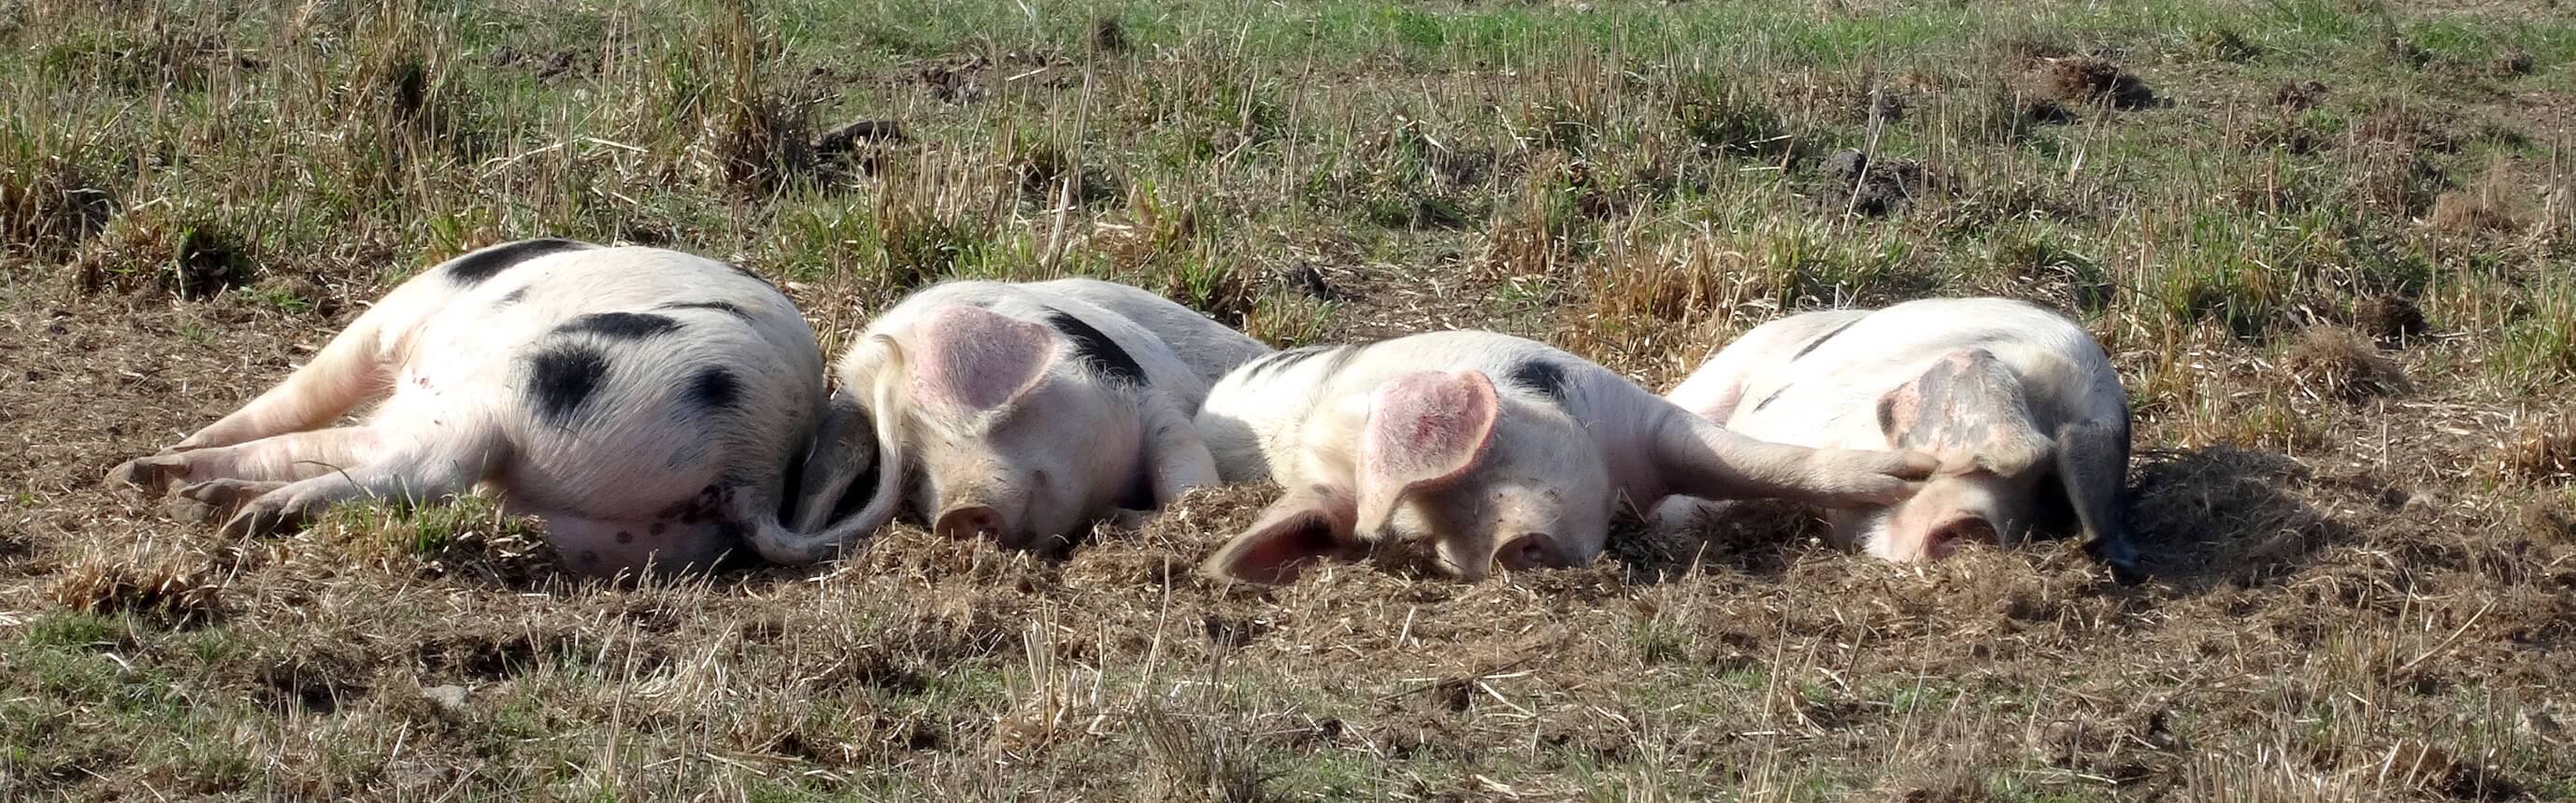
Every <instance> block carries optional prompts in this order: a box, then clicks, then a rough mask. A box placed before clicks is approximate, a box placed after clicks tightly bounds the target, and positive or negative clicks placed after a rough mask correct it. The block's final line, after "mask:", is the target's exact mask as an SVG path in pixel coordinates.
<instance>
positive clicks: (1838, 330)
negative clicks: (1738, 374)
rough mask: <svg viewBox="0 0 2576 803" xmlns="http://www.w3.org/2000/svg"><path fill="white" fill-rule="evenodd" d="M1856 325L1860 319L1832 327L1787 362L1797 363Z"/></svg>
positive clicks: (1801, 347)
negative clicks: (1808, 353) (1799, 359)
mask: <svg viewBox="0 0 2576 803" xmlns="http://www.w3.org/2000/svg"><path fill="white" fill-rule="evenodd" d="M1857 323H1860V319H1859V318H1853V319H1851V320H1850V321H1849V322H1846V323H1844V324H1843V325H1841V326H1837V327H1834V330H1833V331H1830V332H1826V333H1825V334H1824V336H1823V337H1819V338H1816V339H1814V340H1809V341H1807V345H1804V346H1799V347H1798V353H1796V354H1791V355H1789V361H1790V362H1797V361H1798V358H1800V357H1804V356H1807V352H1810V351H1815V350H1816V347H1817V346H1821V345H1824V344H1825V341H1827V340H1832V339H1834V336H1835V335H1839V334H1842V333H1843V330H1845V329H1849V328H1852V325H1853V324H1857ZM1773 395H1775V396H1776V395H1778V394H1773ZM1764 401H1765V402H1768V401H1769V400H1768V399H1765V400H1764ZM1755 409H1760V408H1755Z"/></svg>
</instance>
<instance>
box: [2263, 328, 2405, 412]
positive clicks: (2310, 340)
mask: <svg viewBox="0 0 2576 803" xmlns="http://www.w3.org/2000/svg"><path fill="white" fill-rule="evenodd" d="M2281 369H2282V370H2284V371H2286V372H2288V373H2289V375H2290V377H2291V378H2292V379H2294V380H2296V381H2297V382H2299V383H2300V384H2301V385H2303V386H2306V387H2308V388H2310V389H2312V390H2313V391H2314V392H2316V393H2318V394H2319V395H2321V396H2324V397H2326V398H2332V399H2339V400H2342V401H2348V402H2349V401H2360V400H2363V399H2368V398H2373V397H2379V396H2389V395H2395V394H2400V393H2405V392H2407V391H2409V390H2411V389H2412V388H2413V383H2410V382H2408V381H2407V379H2406V371H2405V369H2403V368H2401V367H2399V366H2398V364H2397V363H2396V361H2394V360H2391V359H2389V358H2388V356H2387V355H2384V354H2381V353H2379V347H2378V346H2377V345H2374V344H2373V343H2372V342H2371V339H2370V338H2368V337H2365V336H2363V335H2362V334H2361V333H2360V332H2356V331H2353V330H2351V329H2346V328H2343V327H2340V326H2311V327H2308V328H2307V330H2305V331H2303V332H2300V333H2299V340H2298V342H2297V343H2296V344H2295V345H2292V346H2291V347H2290V350H2289V352H2288V353H2287V354H2284V355H2282V357H2281Z"/></svg>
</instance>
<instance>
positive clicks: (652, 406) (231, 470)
mask: <svg viewBox="0 0 2576 803" xmlns="http://www.w3.org/2000/svg"><path fill="white" fill-rule="evenodd" d="M822 367H823V359H822V353H821V351H820V350H819V349H817V348H816V347H815V343H814V333H813V331H812V330H811V329H809V328H807V327H806V325H805V319H804V318H803V317H802V316H800V315H798V314H797V312H796V309H795V307H794V306H793V305H792V304H790V303H789V302H788V300H787V297H786V296H784V295H781V294H780V293H779V292H778V290H777V289H776V288H773V287H771V286H770V285H769V284H768V283H767V282H764V281H762V280H761V279H760V278H759V277H757V276H754V275H752V274H751V273H749V272H746V271H743V270H741V269H738V268H735V267H733V266H730V265H726V264H724V263H721V262H716V261H714V260H709V259H704V258H700V257H696V256H691V255H688V254H683V253H679V252H675V251H665V250H661V249H655V248H603V247H600V246H596V245H591V244H588V243H581V242H574V241H571V240H553V239H547V240H526V241H521V242H515V243H507V244H503V245H498V246H493V247H490V248H485V249H482V250H479V251H475V252H473V253H469V254H466V255H464V256H460V257H457V258H455V259H453V260H450V261H448V262H445V263H443V264H440V265H438V266H436V267H433V268H431V269H430V270H429V271H428V272H426V273H423V274H421V275H419V276H416V277H413V278H412V279H410V280H408V281H405V282H403V283H402V284H401V285H400V286H397V287H395V288H394V289H393V291H392V292H390V293H387V294H386V295H385V297H384V298H383V299H382V300H380V301H378V302H377V303H376V305H375V306H374V307H372V308H370V309H368V310H367V312H366V313H365V314H363V315H360V316H358V319H357V321H356V322H354V323H351V324H350V325H349V327H348V328H347V329H346V330H343V331H342V332H340V334H339V335H338V336H336V337H334V338H332V339H331V342H330V344H329V345H327V346H325V347H323V349H322V351H321V352H320V353H318V354H316V355H314V358H313V360H312V362H310V363H308V364H306V365H305V366H304V367H302V368H299V369H296V371H295V372H294V373H292V374H289V375H288V376H287V377H286V380H285V381H284V382H281V383H279V384H278V385H277V387H275V388H272V389H270V390H269V391H268V392H267V393H264V394H261V395H260V396H259V397H258V398H256V399H253V400H251V402H250V403H249V404H248V405H247V406H244V407H242V408H241V409H240V410H238V411H235V412H234V413H233V414H231V415H228V416H225V417H224V418H223V419H222V420H220V421H216V422H215V423H214V424H212V425H209V426H207V427H206V428H204V429H201V430H198V431H197V432H196V433H195V434H192V435H189V436H188V437H187V439H185V440H182V441H180V442H179V443H178V444H177V445H175V446H172V447H170V448H169V449H168V450H165V451H163V452H161V453H160V454H156V455H152V456H149V457H143V458H139V459H136V460H133V461H130V462H127V463H125V464H124V465H122V466H119V467H117V469H116V471H115V472H114V474H113V475H112V479H114V480H116V481H121V482H125V483H129V484H132V485H135V486H138V487H141V488H143V489H145V490H147V491H149V492H151V493H154V494H159V493H163V492H166V491H168V490H169V489H170V488H172V487H173V486H176V487H177V488H178V491H179V493H180V494H181V495H183V496H186V497H188V498H190V499H194V500H197V501H199V502H203V503H206V504H208V505H212V506H215V507H216V508H218V509H231V508H237V509H238V510H239V512H238V513H237V514H236V515H234V516H233V517H232V518H231V520H230V521H228V522H226V523H225V525H224V530H225V532H227V533H231V534H234V535H236V536H239V535H248V534H256V533H267V532H272V531H276V530H280V529H286V528H291V527H295V526H298V525H299V524H300V523H301V522H303V521H304V520H305V519H308V518H310V517H312V516H313V515H315V514H316V513H319V512H321V511H322V510H323V509H325V508H327V507H330V506H331V505H334V504H338V503H342V502H349V501H356V500H362V499H379V500H392V501H408V500H419V501H427V500H435V499H439V498H441V497H446V496H450V495H455V494H462V493H466V492H469V491H471V490H472V489H474V488H475V487H476V486H477V485H489V486H491V487H492V488H495V489H497V490H498V491H499V492H500V496H501V500H502V502H503V504H504V505H505V506H506V508H507V509H510V510H512V511H515V512H522V513H532V514H535V515H537V516H539V517H542V518H543V519H544V521H545V535H546V540H547V542H548V543H550V544H552V545H553V547H554V549H555V551H556V552H557V553H558V554H559V555H561V556H562V558H563V560H564V563H565V564H567V565H569V566H570V567H572V568H574V569H576V570H580V571H584V572H591V573H598V574H614V573H617V572H621V571H626V570H630V569H642V568H645V567H647V566H648V565H650V566H652V567H654V568H658V569H680V568H683V567H689V566H707V565H710V564H712V563H713V562H714V561H715V559H716V558H717V557H718V556H719V555H721V554H723V553H725V552H726V551H728V550H738V549H739V547H740V541H741V540H742V536H743V535H745V534H748V533H752V532H757V531H760V530H762V529H771V530H775V529H778V528H779V524H778V521H777V513H776V511H777V509H778V507H779V502H780V499H781V496H782V495H783V494H784V493H785V476H786V473H787V471H788V469H789V468H791V467H792V464H793V462H794V460H793V458H794V456H795V455H796V453H797V452H798V450H800V449H802V448H804V447H805V444H806V442H807V441H808V439H809V438H810V437H811V433H812V429H813V421H814V419H815V417H816V415H817V414H818V412H819V411H820V409H821V408H822V404H823V399H824V396H823V372H822ZM371 401H372V402H378V403H377V404H376V406H375V408H374V409H373V411H371V412H369V413H368V414H367V415H366V416H365V418H363V419H362V420H360V421H358V422H356V423H354V424H347V425H335V424H334V422H335V421H338V420H339V419H340V417H341V416H342V415H344V414H346V413H348V412H349V411H350V410H352V409H354V408H356V407H358V406H359V405H360V404H362V403H366V402H371Z"/></svg>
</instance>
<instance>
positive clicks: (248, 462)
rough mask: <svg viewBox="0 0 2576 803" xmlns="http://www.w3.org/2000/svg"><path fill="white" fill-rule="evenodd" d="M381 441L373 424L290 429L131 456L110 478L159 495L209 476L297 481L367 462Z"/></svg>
mask: <svg viewBox="0 0 2576 803" xmlns="http://www.w3.org/2000/svg"><path fill="white" fill-rule="evenodd" d="M377 441H378V438H377V436H376V431H375V430H374V429H373V428H370V427H336V428H332V429H322V430H314V431H311V432H289V433H286V434H284V435H273V436H270V437H266V438H261V439H259V440H255V441H250V442H248V443H238V444H234V445H231V446H216V447H211V448H205V449H190V450H188V451H184V452H164V453H161V454H157V455H152V456H149V457H140V458H136V459H133V460H128V461H126V462H125V464H124V465H121V466H117V467H116V470H115V471H114V472H113V473H111V474H109V475H108V479H109V481H111V482H122V483H125V484H127V485H132V486H134V487H137V488H141V489H143V490H144V492H146V493H149V494H152V495H155V496H158V495H160V494H162V493H164V492H167V491H168V490H169V489H170V487H171V486H173V485H179V484H182V483H197V482H205V481H208V480H225V479H229V480H247V481H254V482H285V481H294V480H300V479H304V478H307V477H313V476H318V475H320V474H322V473H323V472H326V471H337V470H340V469H344V468H348V467H350V466H354V465H358V464H360V463H365V462H367V461H368V460H369V459H370V457H371V456H372V455H373V454H374V452H375V451H376V448H377V445H378V443H377Z"/></svg>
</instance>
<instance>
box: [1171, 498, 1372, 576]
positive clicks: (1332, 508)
mask: <svg viewBox="0 0 2576 803" xmlns="http://www.w3.org/2000/svg"><path fill="white" fill-rule="evenodd" d="M1352 517H1353V506H1352V502H1351V496H1350V494H1348V493H1344V492H1341V491H1338V490H1333V489H1325V488H1315V489H1308V490H1303V491H1291V492H1289V493H1288V494H1287V495H1286V496H1282V497H1280V498H1279V501H1277V502H1272V503H1271V504H1270V507H1268V508H1265V509H1263V510H1262V511H1261V518H1260V519H1259V520H1257V521H1254V522H1253V523H1252V526H1251V527H1249V528H1246V529H1245V530H1244V531H1243V532H1242V533H1240V534H1238V535H1236V536H1235V537H1234V539H1233V540H1230V541H1227V542H1226V543H1225V546H1222V547H1218V548H1217V551H1216V554H1214V555H1210V556H1208V559H1207V562H1206V563H1205V564H1202V565H1201V566H1200V571H1202V572H1205V573H1207V574H1208V575H1211V576H1215V577H1223V578H1227V579H1231V580H1242V581H1246V582H1254V583H1284V582H1288V581H1289V580H1293V579H1296V577H1297V571H1298V570H1299V569H1300V568H1303V567H1304V565H1305V564H1307V563H1309V562H1312V561H1316V560H1326V559H1333V560H1353V559H1357V558H1360V557H1363V556H1365V554H1366V552H1367V547H1366V546H1365V545H1364V544H1362V543H1361V542H1360V540H1359V538H1358V537H1357V535H1355V534H1354V533H1353V532H1352V530H1351V520H1352Z"/></svg>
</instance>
